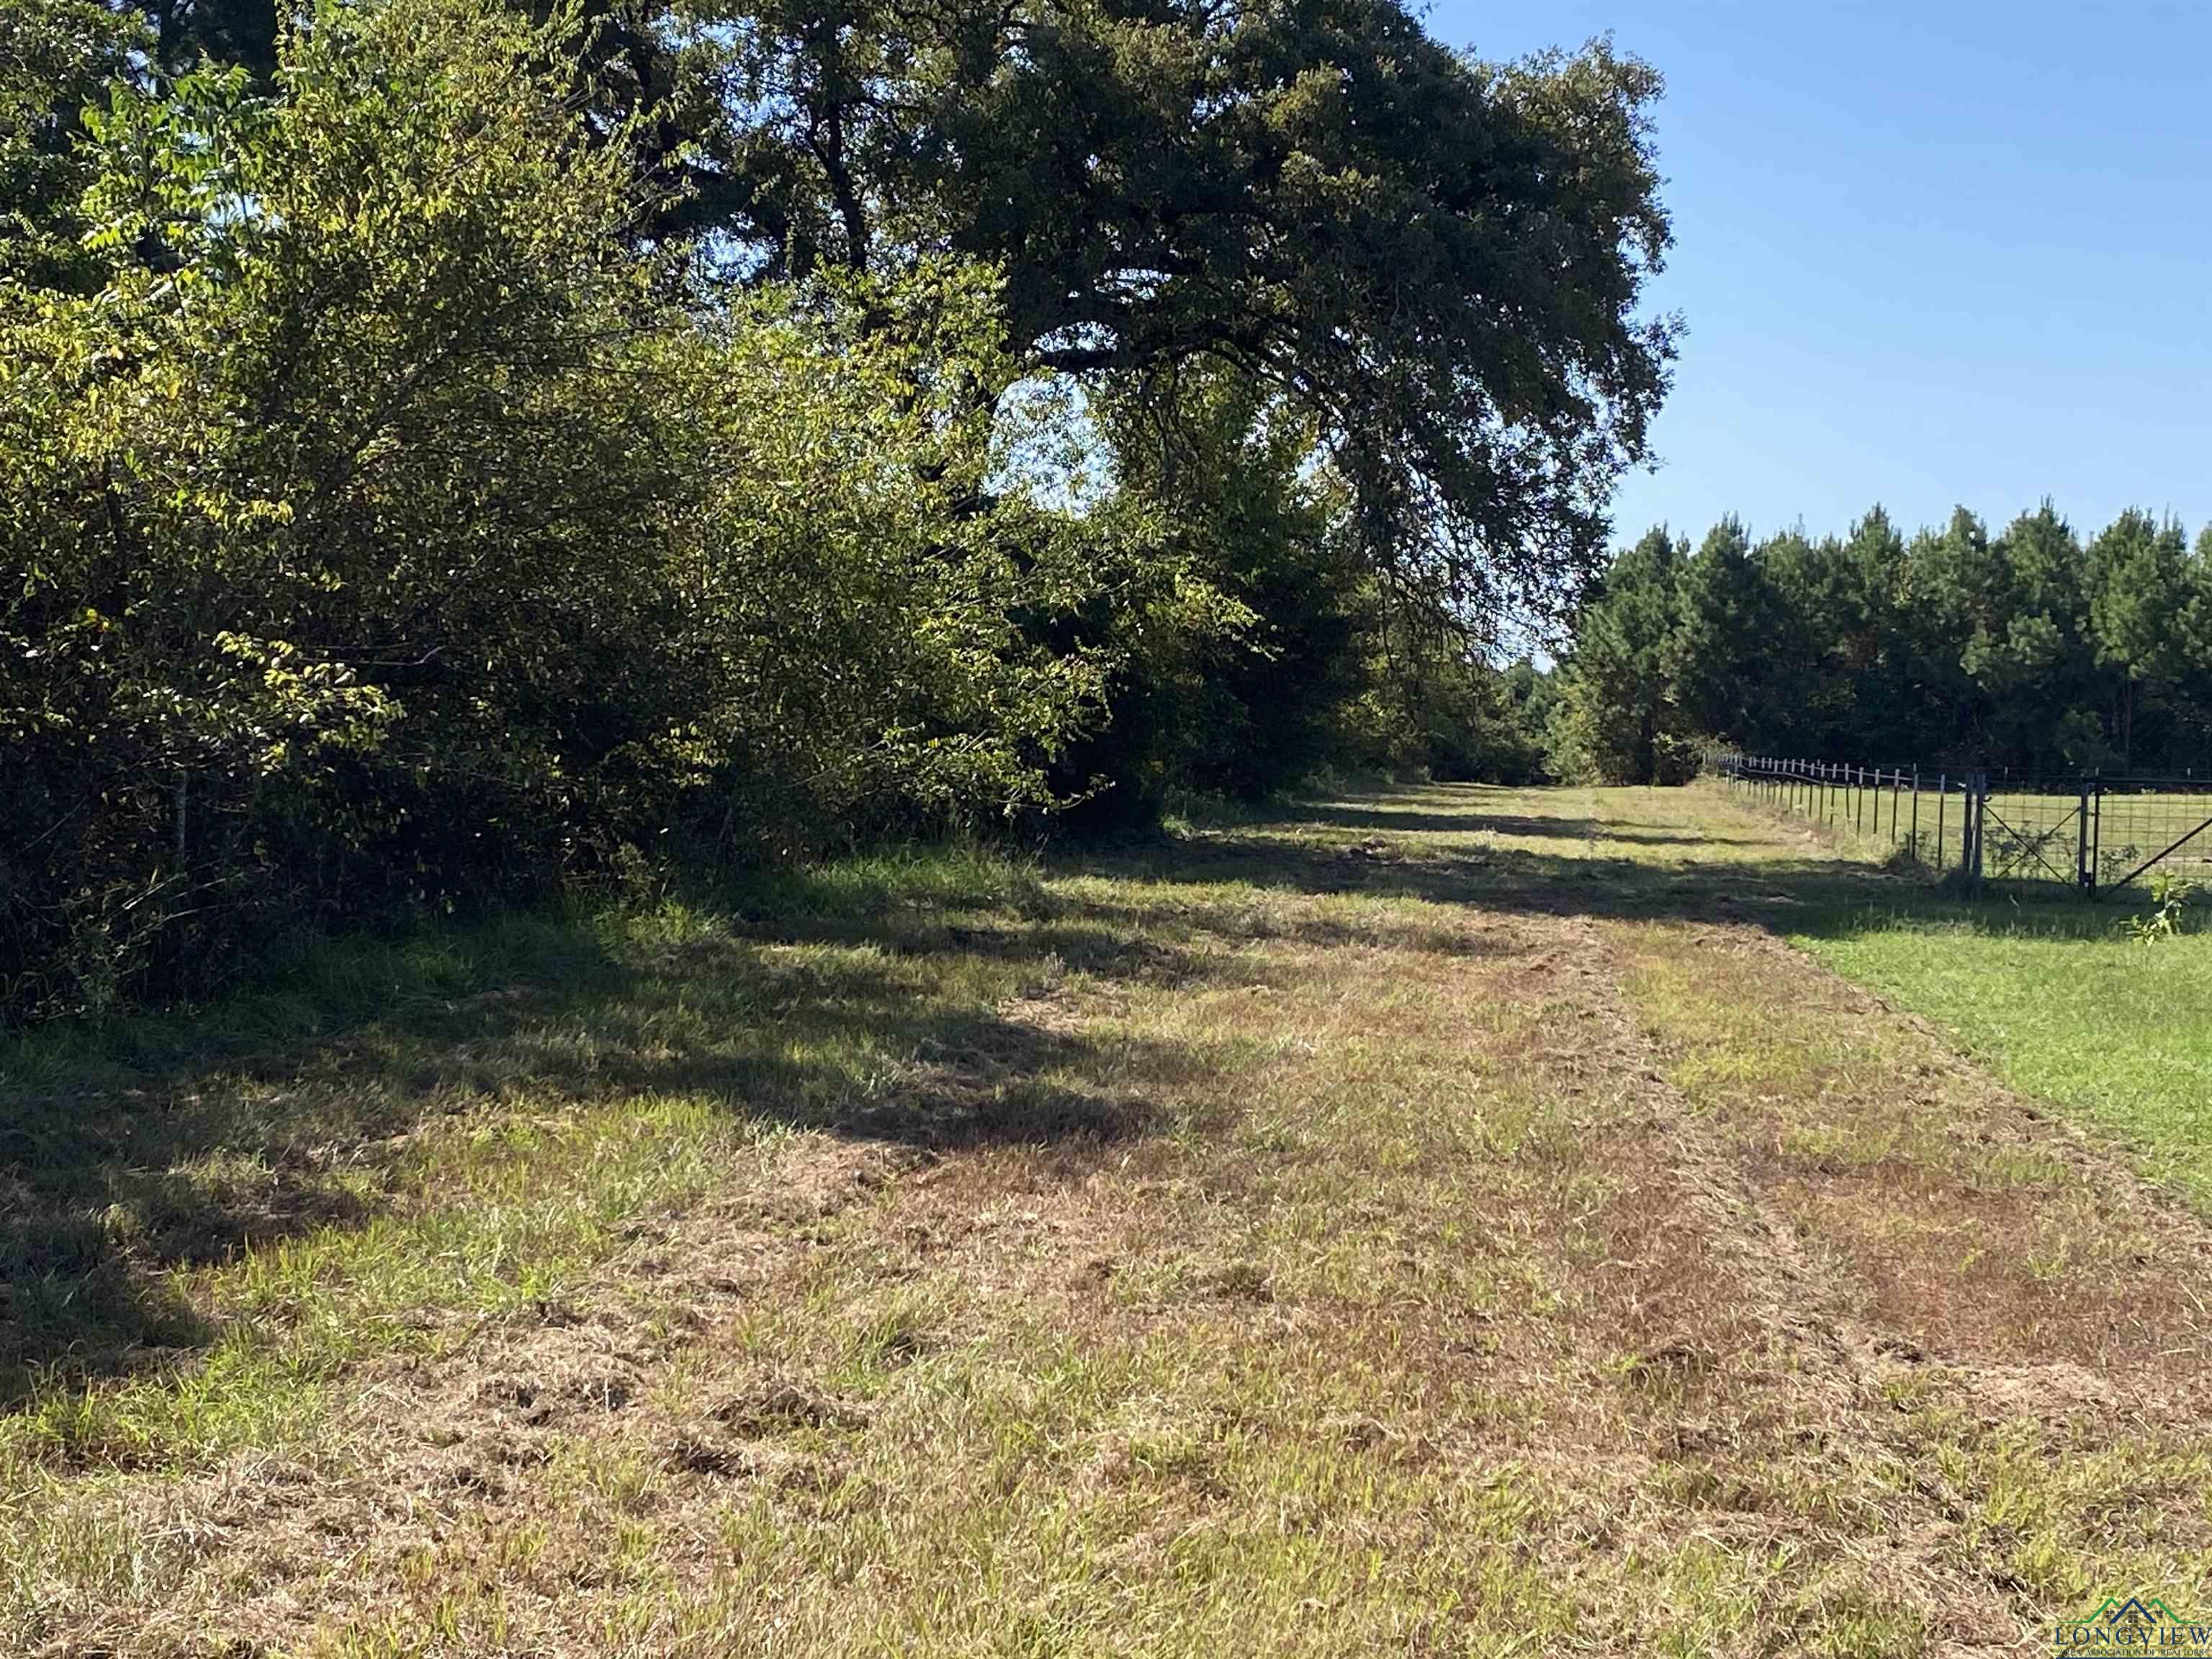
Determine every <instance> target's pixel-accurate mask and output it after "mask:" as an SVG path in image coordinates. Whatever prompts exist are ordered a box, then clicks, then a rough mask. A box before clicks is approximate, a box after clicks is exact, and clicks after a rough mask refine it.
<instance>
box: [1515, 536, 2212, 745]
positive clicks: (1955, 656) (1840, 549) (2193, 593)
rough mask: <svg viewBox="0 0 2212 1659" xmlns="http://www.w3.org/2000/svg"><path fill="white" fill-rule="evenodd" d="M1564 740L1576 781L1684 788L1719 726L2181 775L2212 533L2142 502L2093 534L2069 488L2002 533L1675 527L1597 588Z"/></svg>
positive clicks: (2209, 639) (1750, 741) (2207, 633)
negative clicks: (2195, 530)
mask: <svg viewBox="0 0 2212 1659" xmlns="http://www.w3.org/2000/svg"><path fill="white" fill-rule="evenodd" d="M1561 680H1562V684H1561V686H1560V689H1559V709H1558V713H1557V714H1556V715H1555V717H1554V719H1553V728H1552V729H1553V739H1554V750H1555V754H1556V756H1557V757H1558V760H1559V764H1560V766H1561V768H1562V769H1564V770H1566V771H1568V772H1570V773H1571V774H1575V775H1587V776H1592V777H1601V778H1607V779H1613V780H1618V781H1633V782H1644V781H1658V782H1666V781H1679V780H1680V778H1682V777H1683V776H1686V775H1688V772H1689V771H1690V770H1692V769H1694V767H1695V765H1696V762H1697V758H1698V757H1699V754H1700V753H1701V752H1702V750H1703V749H1704V747H1705V745H1706V744H1708V743H1711V742H1718V743H1723V744H1729V745H1731V746H1735V747H1738V748H1741V749H1743V750H1748V751H1751V752H1754V753H1760V754H1769V755H1781V756H1796V757H1805V758H1808V759H1821V760H1846V761H1850V762H1855V763H1863V764H1867V765H1882V766H1893V765H1899V764H1905V765H1913V764H1917V765H1921V766H1924V767H1928V768H1931V769H1932V768H1940V767H1948V768H1950V769H1954V770H1957V769H1966V768H1968V767H1984V768H1993V769H1994V768H2005V769H2011V770H2013V771H2015V772H2024V773H2029V774H2039V775H2062V774H2072V773H2079V772H2089V771H2103V772H2107V773H2113V772H2125V771H2135V772H2139V773H2171V774H2180V773H2183V772H2185V771H2196V772H2202V771H2203V770H2204V769H2206V768H2207V767H2208V766H2212V529H2208V530H2207V531H2206V532H2204V533H2203V534H2202V535H2200V536H2199V537H2198V538H2197V543H2196V545H2195V548H2194V550H2193V551H2192V550H2191V545H2190V542H2189V538H2188V537H2187V535H2186V533H2185V531H2184V530H2183V528H2182V526H2180V525H2179V524H2177V523H2175V522H2173V521H2172V520H2170V519H2168V520H2160V519H2156V518H2154V517H2152V516H2151V515H2150V514H2148V513H2142V512H2136V511H2132V510H2131V511H2129V512H2126V513H2122V514H2121V515H2120V517H2119V518H2118V519H2117V520H2114V521H2113V522H2112V524H2111V525H2109V526H2106V528H2105V529H2104V530H2102V531H2100V532H2099V533H2098V534H2096V535H2095V536H2093V537H2092V538H2089V539H2088V540H2087V542H2084V541H2083V540H2082V539H2081V538H2080V537H2079V536H2078V535H2077V534H2076V533H2075V531H2074V530H2073V528H2072V527H2071V526H2069V524H2068V523H2067V522H2066V521H2065V520H2063V518H2061V517H2060V516H2059V514H2058V513H2057V512H2056V511H2055V510H2054V509H2053V508H2052V507H2051V505H2050V503H2048V502H2045V504H2044V505H2043V506H2042V507H2039V508H2038V509H2036V510H2035V511H2034V512H2032V513H2023V514H2021V516H2020V517H2019V518H2017V519H2015V520H2013V522H2012V523H2011V524H2010V525H2009V526H2007V527H2006V528H2005V529H2004V530H2003V531H2002V532H2000V533H1998V534H1996V535H1994V536H1993V535H1991V534H1990V532H1989V529H1988V527H1987V526H1984V524H1983V523H1982V521H1981V520H1979V519H1978V518H1976V517H1975V516H1974V515H1973V514H1972V513H1969V512H1967V511H1966V510H1965V509H1964V508H1961V509H1960V510H1959V511H1957V512H1955V513H1953V514H1952V516H1951V520H1950V522H1949V523H1948V524H1947V525H1945V526H1943V527H1942V529H1940V530H1936V529H1930V530H1924V531H1922V532H1919V533H1918V534H1917V535H1914V536H1911V537H1910V538H1908V537H1906V536H1905V535H1904V534H1903V533H1902V532H1900V531H1899V529H1898V528H1897V526H1895V525H1893V523H1892V522H1891V521H1890V520H1889V517H1888V515H1887V514H1886V513H1883V512H1882V511H1881V508H1879V507H1876V508H1875V509H1874V510H1873V511H1872V512H1870V513H1868V514H1867V515H1866V517H1864V518H1863V519H1862V520H1859V521H1858V523H1857V524H1856V525H1854V526H1851V529H1850V533H1849V534H1848V535H1845V536H1843V537H1827V538H1823V539H1821V540H1819V541H1814V540H1811V539H1809V538H1807V537H1806V536H1805V535H1804V534H1802V532H1796V531H1791V532H1784V533H1783V534H1781V535H1778V536H1773V537H1771V538H1767V539H1766V540H1765V541H1763V542H1760V543H1759V544H1756V545H1754V544H1753V543H1752V541H1751V540H1750V538H1748V537H1747V535H1746V533H1745V532H1744V529H1743V526H1741V524H1739V523H1737V522H1736V521H1735V520H1733V519H1727V520H1722V522H1721V523H1719V524H1718V525H1717V526H1714V527H1713V528H1712V530H1711V531H1710V532H1708V533H1707V534H1706V536H1705V539H1704V540H1703V542H1701V543H1700V544H1699V545H1698V547H1697V549H1696V550H1695V551H1694V552H1692V550H1691V548H1690V545H1689V544H1688V543H1687V542H1686V541H1677V540H1675V539H1674V538H1671V537H1669V535H1668V532H1665V531H1664V530H1654V531H1652V532H1650V533H1649V534H1648V535H1646V536H1645V537H1644V538H1643V540H1642V541H1640V542H1638V544H1636V545H1635V546H1634V547H1633V548H1632V549H1630V550H1628V551H1626V552H1625V553H1624V554H1622V555H1621V556H1620V558H1619V559H1618V560H1616V561H1615V562H1614V564H1613V567H1612V568H1611V570H1610V571H1609V572H1608V573H1607V575H1606V576H1605V578H1604V579H1603V580H1602V582H1601V583H1600V584H1599V585H1598V586H1596V587H1595V588H1594V589H1593V590H1592V592H1591V593H1590V595H1589V599H1588V600H1587V602H1586V603H1585V605H1584V606H1583V611H1582V613H1581V616H1580V617H1579V618H1578V620H1577V626H1576V630H1575V643H1574V648H1573V652H1572V654H1571V657H1570V658H1569V659H1567V661H1566V663H1565V668H1564V671H1563V673H1562V676H1561Z"/></svg>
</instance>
